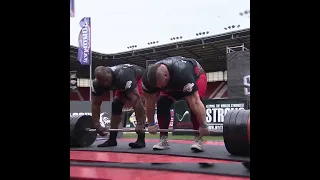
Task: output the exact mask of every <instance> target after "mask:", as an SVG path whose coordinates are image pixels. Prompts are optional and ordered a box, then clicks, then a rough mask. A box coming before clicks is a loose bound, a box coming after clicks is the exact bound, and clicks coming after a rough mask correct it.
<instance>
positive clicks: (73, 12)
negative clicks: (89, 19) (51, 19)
mask: <svg viewBox="0 0 320 180" xmlns="http://www.w3.org/2000/svg"><path fill="white" fill-rule="evenodd" d="M74 16H75V11H74V0H70V17H74Z"/></svg>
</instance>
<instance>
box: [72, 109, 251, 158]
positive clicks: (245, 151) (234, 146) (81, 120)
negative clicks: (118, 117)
mask: <svg viewBox="0 0 320 180" xmlns="http://www.w3.org/2000/svg"><path fill="white" fill-rule="evenodd" d="M106 131H119V132H135V129H134V128H123V129H106ZM143 131H144V132H147V131H148V130H147V129H144V130H143ZM157 131H158V132H198V130H193V129H158V130H157ZM210 132H211V133H212V132H213V133H222V134H223V139H224V144H225V147H226V149H227V151H228V152H229V153H230V154H232V155H235V156H250V110H231V111H228V112H227V113H226V114H225V116H224V122H223V130H210ZM96 138H97V132H96V129H95V128H94V124H93V122H92V117H91V116H89V115H73V116H71V117H70V147H89V146H91V145H92V144H93V143H94V141H95V140H96Z"/></svg>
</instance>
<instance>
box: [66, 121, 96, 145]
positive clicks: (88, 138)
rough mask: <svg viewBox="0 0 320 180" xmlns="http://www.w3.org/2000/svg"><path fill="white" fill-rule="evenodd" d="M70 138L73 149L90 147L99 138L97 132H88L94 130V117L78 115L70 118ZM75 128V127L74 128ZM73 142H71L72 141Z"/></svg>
mask: <svg viewBox="0 0 320 180" xmlns="http://www.w3.org/2000/svg"><path fill="white" fill-rule="evenodd" d="M70 118H71V119H72V120H71V121H72V122H70V137H71V139H72V143H71V144H72V146H73V147H89V146H90V145H92V144H93V143H94V141H95V140H96V138H97V133H96V132H86V131H85V129H87V128H91V129H92V128H94V125H93V122H92V117H91V116H88V115H77V116H76V117H75V116H73V117H70ZM72 126H73V127H72ZM70 141H71V140H70Z"/></svg>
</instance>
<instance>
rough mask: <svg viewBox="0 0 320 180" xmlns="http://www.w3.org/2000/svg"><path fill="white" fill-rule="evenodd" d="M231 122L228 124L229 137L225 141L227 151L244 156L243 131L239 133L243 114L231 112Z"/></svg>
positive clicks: (238, 111)
mask: <svg viewBox="0 0 320 180" xmlns="http://www.w3.org/2000/svg"><path fill="white" fill-rule="evenodd" d="M231 113H232V114H231V116H230V122H229V124H228V127H229V129H228V136H227V138H226V141H225V146H226V149H227V151H228V152H229V153H230V154H232V155H235V156H242V155H243V154H242V153H241V152H242V150H241V147H240V146H241V143H240V139H241V137H240V136H241V131H239V126H240V122H241V119H242V115H243V112H242V111H240V110H237V111H234V112H231Z"/></svg>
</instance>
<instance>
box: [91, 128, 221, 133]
mask: <svg viewBox="0 0 320 180" xmlns="http://www.w3.org/2000/svg"><path fill="white" fill-rule="evenodd" d="M85 131H89V132H96V131H97V130H96V129H91V128H87V129H85ZM110 131H118V132H136V130H135V129H134V128H123V129H107V130H106V132H110ZM141 131H142V132H148V129H143V130H141ZM157 132H199V131H198V130H194V129H157ZM211 132H214V133H222V132H223V130H209V133H211Z"/></svg>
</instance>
